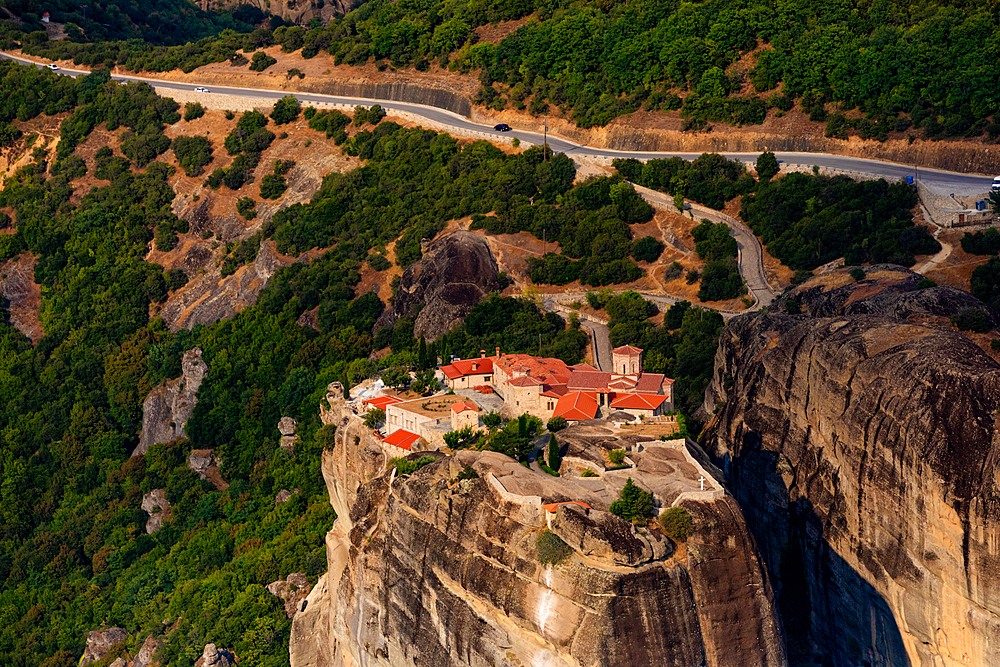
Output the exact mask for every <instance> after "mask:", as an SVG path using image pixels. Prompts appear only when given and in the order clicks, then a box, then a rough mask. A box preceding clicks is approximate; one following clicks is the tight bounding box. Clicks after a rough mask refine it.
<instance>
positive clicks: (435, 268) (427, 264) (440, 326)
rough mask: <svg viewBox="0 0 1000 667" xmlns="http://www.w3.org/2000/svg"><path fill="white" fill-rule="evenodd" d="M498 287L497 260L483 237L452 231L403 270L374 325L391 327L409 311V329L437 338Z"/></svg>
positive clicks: (407, 315)
mask: <svg viewBox="0 0 1000 667" xmlns="http://www.w3.org/2000/svg"><path fill="white" fill-rule="evenodd" d="M497 289H499V283H498V282H497V263H496V260H495V259H494V258H493V254H492V253H491V252H490V248H489V246H488V245H487V244H486V241H485V240H483V238H482V237H481V236H478V235H476V234H472V233H469V232H455V233H454V234H449V235H448V236H444V237H442V238H440V239H438V240H437V241H435V242H434V243H432V244H431V245H430V247H429V248H428V249H427V251H426V252H425V253H424V256H423V257H422V258H421V259H420V261H418V262H415V263H414V264H412V265H410V266H409V267H408V268H407V269H406V271H404V272H403V276H402V278H401V279H400V283H399V290H398V291H397V292H396V297H395V299H394V300H393V302H392V307H391V308H389V309H388V310H386V311H385V312H384V313H382V317H380V318H379V320H378V322H377V323H376V324H375V327H376V328H377V329H381V328H383V327H391V326H392V325H394V324H395V323H396V320H397V319H399V318H400V317H404V316H405V317H412V318H413V320H414V324H413V335H415V336H420V335H424V336H426V337H427V338H428V339H433V338H437V337H439V336H440V335H441V334H443V333H447V332H448V331H450V330H451V328H452V327H454V326H455V323H456V322H458V321H460V320H461V319H462V318H463V317H465V315H466V314H468V312H469V311H470V310H471V309H472V307H473V306H474V305H476V304H477V303H479V301H480V300H481V299H482V298H483V297H484V296H486V295H487V294H489V293H490V292H492V291H494V290H497Z"/></svg>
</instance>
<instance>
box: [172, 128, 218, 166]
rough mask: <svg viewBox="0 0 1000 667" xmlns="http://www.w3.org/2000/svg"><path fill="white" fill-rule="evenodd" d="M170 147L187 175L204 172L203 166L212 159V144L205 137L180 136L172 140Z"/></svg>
mask: <svg viewBox="0 0 1000 667" xmlns="http://www.w3.org/2000/svg"><path fill="white" fill-rule="evenodd" d="M170 147H171V148H172V149H173V151H174V156H176V157H177V162H178V163H179V164H180V166H181V169H183V170H184V173H186V174H187V175H188V176H198V175H200V174H202V173H204V171H205V167H206V166H207V165H208V164H209V163H210V162H211V161H212V145H211V144H210V143H209V142H208V139H207V138H205V137H185V136H180V137H177V138H176V139H174V140H173V142H172V143H171V144H170Z"/></svg>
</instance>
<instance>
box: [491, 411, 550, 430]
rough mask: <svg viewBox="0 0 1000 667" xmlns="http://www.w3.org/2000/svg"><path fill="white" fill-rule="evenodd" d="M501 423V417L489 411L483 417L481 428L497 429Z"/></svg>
mask: <svg viewBox="0 0 1000 667" xmlns="http://www.w3.org/2000/svg"><path fill="white" fill-rule="evenodd" d="M502 423H503V417H501V416H500V415H499V414H498V413H497V412H496V411H495V410H491V411H490V412H487V413H486V414H485V415H483V426H485V427H486V428H497V427H499V426H500V424H502ZM550 430H551V429H550Z"/></svg>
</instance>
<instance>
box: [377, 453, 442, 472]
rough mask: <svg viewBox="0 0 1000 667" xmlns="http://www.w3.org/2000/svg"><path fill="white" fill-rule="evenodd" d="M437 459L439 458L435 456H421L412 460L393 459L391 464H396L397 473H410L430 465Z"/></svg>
mask: <svg viewBox="0 0 1000 667" xmlns="http://www.w3.org/2000/svg"><path fill="white" fill-rule="evenodd" d="M435 461H437V459H435V458H434V457H433V456H421V457H420V458H419V459H417V460H416V461H410V460H409V459H393V460H392V461H390V462H389V464H390V465H392V466H395V468H396V475H410V474H412V473H415V472H416V471H418V470H420V469H421V468H423V467H424V466H425V465H429V464H431V463H434V462H435Z"/></svg>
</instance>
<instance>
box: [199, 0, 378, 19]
mask: <svg viewBox="0 0 1000 667" xmlns="http://www.w3.org/2000/svg"><path fill="white" fill-rule="evenodd" d="M358 4H360V2H358V1H357V0H309V2H302V1H301V0H198V6H199V7H201V8H202V9H204V10H224V9H235V8H237V7H239V6H241V5H250V6H251V7H256V8H257V9H260V10H261V11H263V12H264V13H265V14H271V15H273V16H279V17H281V18H283V19H285V20H286V21H292V22H294V23H299V24H301V25H305V24H306V23H308V22H309V20H310V19H314V18H316V19H319V20H320V21H321V22H322V23H323V24H324V25H325V24H327V23H328V22H329V21H330V19H333V18H336V17H338V16H343V15H344V14H346V13H347V12H349V11H351V9H352V8H353V7H354V6H356V5H358Z"/></svg>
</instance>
